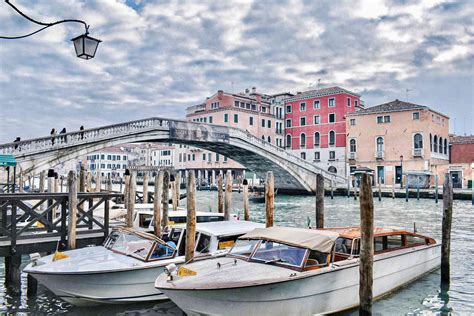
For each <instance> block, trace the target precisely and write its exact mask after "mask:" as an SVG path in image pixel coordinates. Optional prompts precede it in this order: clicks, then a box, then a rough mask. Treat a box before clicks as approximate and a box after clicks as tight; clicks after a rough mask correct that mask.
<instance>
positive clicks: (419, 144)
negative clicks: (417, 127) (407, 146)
mask: <svg viewBox="0 0 474 316" xmlns="http://www.w3.org/2000/svg"><path fill="white" fill-rule="evenodd" d="M413 145H414V146H415V148H423V136H421V134H418V133H417V134H415V136H413Z"/></svg>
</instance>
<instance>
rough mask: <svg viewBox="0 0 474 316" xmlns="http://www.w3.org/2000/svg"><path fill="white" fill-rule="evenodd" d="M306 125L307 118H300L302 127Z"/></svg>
mask: <svg viewBox="0 0 474 316" xmlns="http://www.w3.org/2000/svg"><path fill="white" fill-rule="evenodd" d="M305 125H306V117H304V116H303V117H300V126H305Z"/></svg>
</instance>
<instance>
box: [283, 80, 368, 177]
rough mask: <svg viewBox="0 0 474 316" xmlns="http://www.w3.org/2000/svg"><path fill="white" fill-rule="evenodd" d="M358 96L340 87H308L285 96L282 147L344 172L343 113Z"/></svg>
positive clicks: (355, 107)
mask: <svg viewBox="0 0 474 316" xmlns="http://www.w3.org/2000/svg"><path fill="white" fill-rule="evenodd" d="M362 106H363V105H361V101H360V96H359V95H358V94H356V93H354V92H351V91H348V90H346V89H343V88H340V87H331V88H324V89H318V90H310V91H306V92H303V93H297V94H296V95H294V96H292V97H289V98H287V99H286V100H285V147H286V149H287V150H291V151H292V152H294V154H295V155H297V156H299V157H301V158H302V159H305V160H308V161H312V162H313V163H314V164H315V165H316V166H318V167H320V168H323V169H326V170H328V171H330V172H333V173H337V174H339V175H341V176H346V174H347V171H346V163H345V160H346V159H345V154H346V115H347V114H348V113H353V112H355V111H357V110H358V109H360V108H362Z"/></svg>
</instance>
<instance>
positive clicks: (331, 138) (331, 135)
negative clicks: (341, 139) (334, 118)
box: [329, 131, 336, 146]
mask: <svg viewBox="0 0 474 316" xmlns="http://www.w3.org/2000/svg"><path fill="white" fill-rule="evenodd" d="M335 144H336V132H334V131H330V132H329V146H334V145H335Z"/></svg>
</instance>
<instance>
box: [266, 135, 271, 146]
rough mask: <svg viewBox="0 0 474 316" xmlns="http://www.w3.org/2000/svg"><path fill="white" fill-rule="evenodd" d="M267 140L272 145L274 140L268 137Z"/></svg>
mask: <svg viewBox="0 0 474 316" xmlns="http://www.w3.org/2000/svg"><path fill="white" fill-rule="evenodd" d="M267 140H268V142H269V143H270V144H271V143H272V138H271V137H270V136H268V137H267Z"/></svg>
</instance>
